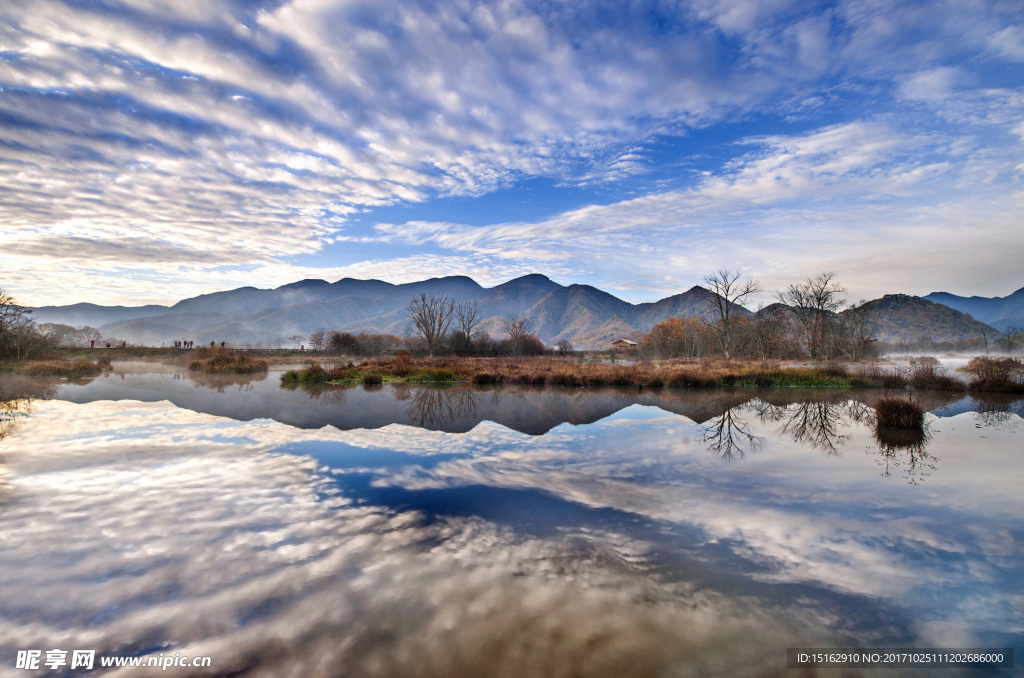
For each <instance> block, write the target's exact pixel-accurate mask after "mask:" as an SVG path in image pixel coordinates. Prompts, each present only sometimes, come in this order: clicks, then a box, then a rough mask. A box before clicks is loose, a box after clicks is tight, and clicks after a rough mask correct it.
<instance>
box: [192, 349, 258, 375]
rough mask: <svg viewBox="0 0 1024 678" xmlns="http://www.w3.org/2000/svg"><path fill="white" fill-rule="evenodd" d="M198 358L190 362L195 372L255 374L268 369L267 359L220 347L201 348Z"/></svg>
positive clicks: (198, 351)
mask: <svg viewBox="0 0 1024 678" xmlns="http://www.w3.org/2000/svg"><path fill="white" fill-rule="evenodd" d="M195 355H196V359H195V360H192V361H191V362H189V364H188V368H189V369H190V370H192V371H193V372H201V373H203V374H255V373H258V372H266V371H267V367H268V365H267V361H266V360H261V359H260V358H253V357H252V356H249V355H246V354H244V353H236V352H234V351H229V350H227V349H223V348H220V347H212V348H206V347H203V348H199V349H196V351H195Z"/></svg>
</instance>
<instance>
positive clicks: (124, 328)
mask: <svg viewBox="0 0 1024 678" xmlns="http://www.w3.org/2000/svg"><path fill="white" fill-rule="evenodd" d="M419 294H428V295H438V296H439V295H448V296H451V297H452V298H454V299H455V300H457V301H476V302H477V304H478V307H479V318H480V320H481V321H482V325H481V328H482V329H483V330H485V331H487V332H489V333H491V334H492V335H493V336H498V335H500V334H501V320H502V319H503V318H506V317H509V316H512V315H522V316H523V317H524V318H525V319H526V321H527V326H528V328H529V329H530V330H531V331H532V332H534V333H536V334H537V335H538V336H539V337H540V338H541V340H542V341H544V342H545V343H546V344H549V345H550V344H554V343H555V342H557V341H559V340H561V339H567V340H569V341H571V342H572V343H574V344H576V345H577V346H578V347H580V348H604V347H606V346H607V345H608V344H609V343H610V342H611V341H614V340H615V339H618V338H623V337H627V338H634V339H636V338H638V336H639V335H640V334H642V333H644V332H647V331H649V330H650V329H651V328H652V327H653V326H654V325H656V324H657V323H659V322H661V321H663V320H666V319H667V318H669V317H670V316H676V317H679V316H690V315H699V314H701V313H706V312H709V311H710V302H711V301H712V299H713V295H712V293H711V292H710V291H708V290H706V289H704V288H702V287H699V286H694V287H692V288H690V289H689V290H687V291H685V292H682V293H680V294H675V295H672V296H669V297H665V298H664V299H660V300H658V301H656V302H647V303H642V304H631V303H629V302H627V301H623V300H622V299H619V298H618V297H616V296H614V295H612V294H609V293H608V292H604V291H602V290H599V289H597V288H595V287H591V286H589V285H560V284H559V283H556V282H554V281H553V280H551V279H549V278H547V277H546V276H543V275H540V274H531V275H526V276H522V277H520V278H516V279H513V280H509V281H508V282H505V283H502V284H500V285H496V286H495V287H491V288H485V287H482V286H480V285H479V284H478V283H477V282H476V281H474V280H472V279H471V278H468V277H465V276H451V277H446V278H431V279H429V280H421V281H417V282H412V283H406V284H401V285H395V284H392V283H388V282H384V281H381V280H357V279H353V278H343V279H341V280H338V281H337V282H334V283H329V282H327V281H324V280H315V279H309V280H300V281H297V282H294V283H289V284H287V285H282V286H281V287H278V288H275V289H258V288H255V287H241V288H237V289H234V290H225V291H222V292H214V293H212V294H205V295H200V296H198V297H193V298H190V299H183V300H181V301H179V302H177V303H176V304H174V305H173V306H170V307H167V306H156V305H151V306H142V307H123V306H112V307H104V306H98V305H95V304H74V305H71V306H63V307H61V306H48V307H42V308H39V309H36V314H35V319H36V320H37V321H39V322H56V323H62V324H68V325H73V326H82V325H90V326H92V327H96V328H97V329H99V330H100V331H101V332H102V333H103V335H104V336H106V337H114V338H118V339H127V340H128V341H131V342H133V343H143V344H148V345H162V344H167V343H168V342H170V341H172V340H173V339H176V338H180V339H192V340H194V341H196V343H197V344H204V343H209V342H210V341H216V342H221V341H226V342H229V343H232V344H246V343H250V344H268V345H290V344H291V343H292V341H291V340H290V338H291V337H292V336H301V335H308V334H309V333H310V332H311V331H312V330H314V329H316V328H318V327H323V328H326V329H337V330H342V331H348V332H353V333H358V332H371V333H375V332H387V333H390V334H397V335H403V334H404V333H405V332H406V329H407V328H408V327H409V325H410V323H409V319H408V317H407V314H406V311H405V307H406V305H407V304H408V303H409V301H410V300H411V299H413V298H414V297H416V296H418V295H419ZM929 296H933V297H934V296H941V297H943V298H945V297H951V298H953V300H954V301H955V300H957V299H960V300H963V299H964V298H963V297H956V296H955V295H949V294H947V293H934V294H933V295H929ZM1018 299H1019V300H1020V301H1021V302H1022V303H1024V289H1022V290H1018V291H1017V292H1014V293H1013V294H1012V295H1010V296H1008V297H1005V298H998V297H997V298H995V299H983V298H979V297H972V298H970V299H967V300H966V301H968V302H970V303H971V304H974V306H973V307H978V308H980V307H982V306H985V307H986V308H995V307H996V303H997V302H998V309H999V311H998V312H1000V313H1004V311H1005V309H1011V310H1012V309H1013V308H1015V305H1014V304H1015V303H1016V300H1018ZM869 303H871V304H872V305H873V307H874V308H875V310H876V311H877V313H878V331H877V333H876V334H877V337H878V338H879V339H880V340H882V341H889V342H891V341H901V342H906V341H916V340H918V339H919V338H920V337H921V336H924V335H927V336H930V337H931V339H932V340H933V341H956V340H958V339H965V338H967V339H969V338H973V337H978V336H980V335H981V334H982V333H986V334H988V336H994V335H995V334H996V330H994V329H993V328H992V327H989V326H988V325H985V324H984V323H983V322H981V321H979V320H977V319H975V318H971V317H969V316H967V315H965V314H964V313H963V312H961V311H959V310H957V309H954V308H952V307H951V306H949V305H943V304H938V303H933V302H932V301H929V300H928V299H925V298H921V297H910V296H908V295H887V296H885V297H883V298H882V299H876V300H874V301H872V302H869ZM986 304H988V306H986ZM775 306H777V305H775V304H773V305H772V306H770V307H768V308H769V309H771V308H773V307H775ZM993 312H995V311H993ZM748 314H750V311H749V310H747V309H745V308H740V309H739V310H738V315H748Z"/></svg>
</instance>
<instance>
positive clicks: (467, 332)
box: [452, 301, 480, 354]
mask: <svg viewBox="0 0 1024 678" xmlns="http://www.w3.org/2000/svg"><path fill="white" fill-rule="evenodd" d="M454 323H455V331H454V332H453V335H454V336H453V337H452V340H453V341H452V343H453V345H454V346H453V347H454V349H455V352H456V353H459V354H463V353H469V352H470V348H471V347H472V344H473V339H475V338H476V337H477V336H478V335H479V334H480V306H479V304H478V303H477V302H476V301H463V302H462V303H460V304H456V305H455V320H454Z"/></svg>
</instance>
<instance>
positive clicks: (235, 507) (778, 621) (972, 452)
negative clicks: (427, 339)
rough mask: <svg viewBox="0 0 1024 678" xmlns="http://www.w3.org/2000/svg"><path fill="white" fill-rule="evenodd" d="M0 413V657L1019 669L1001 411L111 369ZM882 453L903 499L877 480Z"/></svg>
mask: <svg viewBox="0 0 1024 678" xmlns="http://www.w3.org/2000/svg"><path fill="white" fill-rule="evenodd" d="M178 376H179V377H180V376H181V375H178ZM5 388H6V390H3V389H5ZM19 389H20V390H19ZM0 394H7V395H8V396H10V397H9V398H8V400H10V401H16V400H20V401H26V402H24V403H23V404H20V405H17V407H18V408H19V409H18V412H20V414H18V416H17V421H18V425H17V427H16V428H15V429H14V430H13V431H12V432H11V433H10V435H8V436H7V437H6V438H5V439H3V440H2V441H0V469H2V470H3V472H4V473H5V474H6V475H5V477H7V478H8V479H9V482H8V487H9V489H8V490H7V491H6V492H5V493H3V494H2V495H0V510H2V511H3V518H2V522H0V596H2V598H0V599H2V600H3V601H4V605H3V606H0V656H2V657H13V656H14V655H15V654H16V651H17V650H18V649H29V648H37V649H44V650H45V649H51V648H54V647H58V648H63V649H71V648H95V649H97V650H98V654H100V655H103V654H115V653H116V654H132V653H135V654H145V653H158V652H163V653H165V654H167V653H172V654H173V653H174V652H180V653H181V654H187V655H189V656H196V655H210V656H212V657H213V658H214V667H213V671H212V672H211V675H222V674H233V675H266V676H279V675H303V676H441V675H445V676H469V675H474V676H476V675H488V676H502V675H509V676H513V675H514V676H520V675H545V676H605V675H620V676H663V675H670V676H677V675H678V676H733V675H751V676H777V675H786V674H787V673H788V672H787V670H786V669H785V656H786V648H787V647H795V646H819V647H820V646H829V645H831V646H837V645H851V644H858V645H862V646H899V645H917V646H945V647H954V646H961V647H963V646H993V647H994V646H1002V647H1005V646H1013V647H1016V648H1018V650H1017V651H1018V655H1019V653H1020V652H1021V651H1024V647H1022V646H1024V643H1022V642H1021V638H1022V636H1021V634H1022V633H1024V615H1022V613H1021V607H1020V601H1021V600H1022V597H1021V596H1022V592H1021V589H1020V582H1021V581H1024V565H1022V562H1024V559H1022V558H1021V556H1022V549H1021V536H1020V535H1022V534H1024V500H1022V498H1021V496H1020V492H1019V486H1020V481H1021V479H1022V469H1024V455H1021V454H1020V452H1021V444H1020V442H1019V440H1020V435H1019V434H1020V430H1019V429H1020V424H1021V417H1020V414H1021V412H1020V401H1015V400H1001V401H985V402H984V403H980V401H975V400H970V399H958V398H955V397H947V396H943V395H935V396H931V397H932V398H934V399H933V400H931V401H929V402H926V403H924V405H925V407H927V409H929V410H931V411H934V412H936V414H933V415H929V417H928V433H927V436H926V437H925V438H923V439H921V440H919V441H916V442H915V441H913V440H896V441H894V440H884V439H883V440H880V439H876V433H875V431H874V426H873V422H872V417H871V409H870V406H871V404H872V403H873V402H874V399H875V398H877V397H881V395H882V394H880V393H875V392H868V393H861V392H852V391H846V392H831V393H829V392H821V391H815V392H795V391H770V392H767V391H766V392H761V391H756V392H755V391H731V392H730V391H721V392H694V391H669V390H663V391H657V392H646V391H645V392H624V391H613V390H609V391H561V390H557V389H548V390H537V389H493V390H476V389H472V388H465V387H448V388H425V387H412V386H399V387H395V386H384V387H377V388H371V389H365V388H363V387H361V386H358V387H349V388H331V389H313V390H309V391H305V390H302V389H297V390H288V389H282V388H280V387H279V385H278V382H277V379H276V375H274V374H271V375H270V376H269V377H267V378H266V379H263V380H259V379H256V380H251V381H247V380H243V381H236V382H227V383H224V382H216V383H215V382H202V383H200V382H197V381H194V380H191V379H182V378H175V375H170V374H166V375H157V374H128V375H124V379H123V380H122V378H121V376H120V375H113V376H109V377H100V378H97V379H95V380H93V381H92V382H91V383H88V384H83V385H61V386H55V385H54V384H52V383H51V384H43V383H36V382H24V383H22V385H21V386H20V387H16V386H12V385H11V382H10V380H6V381H5V380H4V379H0ZM18 394H20V395H18ZM26 413H27V414H26ZM755 443H756V444H755ZM883 452H884V453H885V454H889V455H891V458H890V462H893V461H901V460H904V459H906V455H912V456H913V459H912V461H913V462H914V465H915V468H921V467H922V465H925V466H927V464H928V463H931V468H930V469H929V473H930V475H929V476H927V479H926V482H925V483H924V484H923V485H920V486H912V485H908V484H906V483H903V482H899V481H898V480H897V479H894V478H885V477H881V476H882V475H883V474H884V473H885V469H884V468H880V465H879V462H881V461H885V459H883V457H882V456H881V455H882V454H883ZM940 457H941V463H935V461H934V460H937V459H938V458H940ZM723 458H725V459H731V460H732V462H733V463H723ZM901 463H903V464H904V466H906V464H907V462H906V461H901ZM900 468H903V467H900ZM895 469H896V467H895V466H894V465H892V463H890V466H889V472H890V475H896V473H893V471H895ZM915 477H916V476H915ZM12 661H13V660H12ZM9 666H13V664H10V662H8V665H5V666H4V667H2V668H0V671H3V670H7V669H8V668H9ZM46 673H47V675H62V674H61V673H60V671H52V672H49V671H48V672H46ZM157 673H160V672H159V671H157V672H153V673H152V675H156V674H157ZM133 675H149V674H147V672H146V671H145V670H138V671H134V672H133ZM162 675H166V674H162ZM800 675H801V676H804V675H817V674H815V673H814V672H808V673H801V674H800ZM821 675H831V674H830V673H829V672H827V671H823V672H822V673H821ZM844 675H857V674H856V673H849V674H844ZM863 675H872V676H878V675H899V676H913V675H928V673H927V672H924V671H922V672H914V671H912V670H905V669H901V670H898V671H893V672H889V673H886V672H885V671H883V670H871V671H870V672H867V671H866V672H864V674H863ZM944 675H950V676H955V675H972V674H971V673H970V672H969V671H961V672H957V671H954V670H949V671H944ZM979 675H987V676H990V675H1008V674H1007V673H1006V672H1004V673H1003V674H1000V673H999V672H985V673H982V674H979Z"/></svg>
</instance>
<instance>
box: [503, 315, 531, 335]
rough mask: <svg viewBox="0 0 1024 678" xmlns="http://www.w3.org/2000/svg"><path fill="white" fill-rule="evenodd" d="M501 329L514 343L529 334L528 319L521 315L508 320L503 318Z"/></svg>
mask: <svg viewBox="0 0 1024 678" xmlns="http://www.w3.org/2000/svg"><path fill="white" fill-rule="evenodd" d="M501 329H503V330H505V333H506V334H508V338H509V339H512V340H513V341H514V340H516V339H519V338H521V337H524V336H526V335H527V334H528V332H527V331H526V318H524V317H523V316H521V315H512V316H509V317H507V318H503V319H502V321H501Z"/></svg>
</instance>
